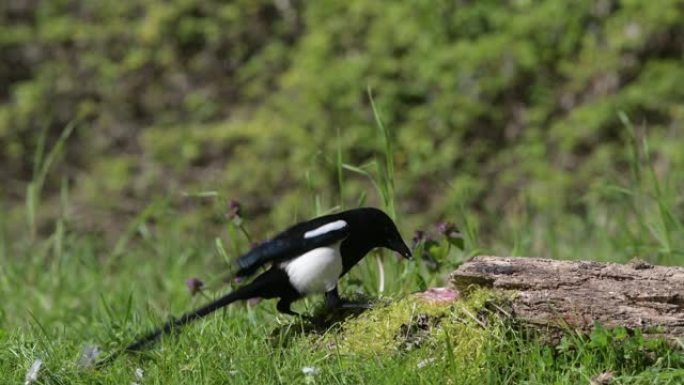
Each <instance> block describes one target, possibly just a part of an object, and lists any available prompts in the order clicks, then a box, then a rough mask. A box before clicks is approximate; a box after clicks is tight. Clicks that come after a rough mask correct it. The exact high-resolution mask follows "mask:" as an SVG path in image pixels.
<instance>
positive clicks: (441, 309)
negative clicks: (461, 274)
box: [322, 290, 500, 361]
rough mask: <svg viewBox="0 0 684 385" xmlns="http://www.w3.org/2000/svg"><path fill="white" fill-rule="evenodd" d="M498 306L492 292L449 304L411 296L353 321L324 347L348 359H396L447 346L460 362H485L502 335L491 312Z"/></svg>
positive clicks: (329, 337)
mask: <svg viewBox="0 0 684 385" xmlns="http://www.w3.org/2000/svg"><path fill="white" fill-rule="evenodd" d="M497 301H499V299H497V296H496V295H495V294H494V292H492V291H490V290H476V291H474V292H472V293H469V295H468V297H467V298H464V299H461V300H459V301H453V302H446V303H445V302H434V301H427V300H425V299H422V298H420V297H418V296H415V295H414V296H409V297H407V298H404V299H401V300H399V301H397V302H395V303H392V304H391V305H388V306H385V307H381V308H376V309H372V310H370V311H367V312H365V313H363V314H361V315H360V316H358V317H357V318H354V319H350V320H348V321H347V322H345V323H344V324H342V325H341V326H340V328H339V329H337V330H335V331H331V332H330V333H328V334H327V335H326V336H324V338H323V339H322V342H323V343H324V344H325V345H326V346H334V347H336V349H337V350H338V351H339V352H340V353H342V354H362V355H364V354H365V355H376V354H393V353H401V352H406V351H410V350H414V349H417V348H423V347H426V348H431V349H434V348H436V347H437V346H439V345H443V346H444V347H446V348H448V350H449V351H450V352H452V353H453V352H454V351H457V352H458V354H455V355H454V357H458V360H459V361H460V360H468V361H470V360H472V359H483V358H484V353H483V352H484V346H485V344H486V343H487V341H490V340H491V339H492V338H496V337H497V335H498V332H499V325H500V323H499V322H498V321H496V320H495V318H496V317H492V316H491V314H490V312H488V311H487V310H486V308H487V305H488V304H490V303H493V302H497ZM450 355H451V354H450Z"/></svg>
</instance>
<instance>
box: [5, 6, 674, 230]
mask: <svg viewBox="0 0 684 385" xmlns="http://www.w3.org/2000/svg"><path fill="white" fill-rule="evenodd" d="M1 7H2V10H1V12H0V57H1V59H0V82H1V84H3V87H2V91H1V92H0V103H2V104H1V105H0V148H1V149H2V151H0V161H1V162H2V165H3V167H2V170H1V171H0V172H1V173H2V175H0V176H1V177H2V179H3V180H4V181H5V182H4V183H3V189H2V197H3V199H4V200H5V201H6V202H9V203H6V204H8V205H9V207H10V209H11V208H12V207H16V206H15V203H17V202H22V201H23V197H24V194H25V191H26V184H27V183H28V182H29V181H31V180H32V178H33V176H34V174H35V171H34V169H35V168H36V167H37V166H36V164H35V163H36V160H35V159H34V158H35V157H36V153H37V152H39V151H41V146H43V147H45V148H48V149H49V148H51V146H52V145H53V144H54V143H55V142H56V140H57V138H58V137H59V135H60V133H61V132H62V130H64V127H66V126H67V125H68V124H69V122H74V121H77V122H78V124H77V128H76V129H75V131H74V132H73V134H72V135H71V137H69V138H68V139H67V140H66V142H65V146H64V152H63V156H62V159H60V160H61V161H60V162H55V163H56V164H54V167H53V171H52V172H50V173H49V175H48V178H47V181H46V183H45V185H44V192H43V197H44V198H47V199H48V200H50V198H56V197H58V195H59V194H58V191H59V186H60V185H61V183H62V179H63V178H65V179H66V183H68V187H69V189H70V191H71V196H70V198H71V202H73V204H74V206H75V207H76V209H74V211H75V212H74V216H75V218H76V220H75V221H74V222H75V225H76V226H80V227H82V228H86V229H89V230H92V229H97V230H101V231H105V232H111V231H115V232H118V231H120V230H121V228H122V227H123V226H125V224H126V223H128V221H129V220H130V219H131V218H132V217H134V216H136V215H138V213H139V212H140V211H141V210H142V209H143V208H144V207H145V206H147V205H148V204H149V203H150V202H151V201H153V200H154V199H155V198H158V197H173V198H174V199H175V200H176V201H183V200H187V199H184V198H182V196H183V195H182V193H183V192H190V193H192V192H197V191H204V190H215V191H219V192H220V193H221V194H223V195H225V196H228V197H231V198H235V199H239V200H241V201H243V202H244V203H245V204H246V207H247V208H248V209H249V212H250V213H251V214H252V215H253V216H256V217H259V216H261V215H262V214H267V213H269V220H276V222H278V223H281V224H282V223H286V222H291V221H292V215H293V213H299V214H298V215H299V216H309V215H312V214H313V213H312V212H311V211H312V210H311V209H310V207H312V206H311V205H310V204H309V203H310V201H308V199H309V198H306V199H302V197H303V196H304V195H303V194H302V193H303V192H308V193H310V192H313V193H314V195H318V196H319V197H320V198H321V201H322V202H323V204H324V206H326V207H329V206H331V205H334V204H336V203H346V204H347V205H354V204H355V202H356V201H357V199H358V197H359V194H361V193H362V192H368V191H371V190H369V188H370V185H369V182H368V179H367V178H365V177H363V176H360V175H356V174H354V173H349V172H345V175H344V183H345V188H344V189H340V188H339V186H338V182H339V178H338V175H337V173H338V170H337V167H336V159H337V152H338V150H339V151H340V152H341V154H340V155H341V158H342V160H343V162H344V163H347V164H350V165H355V166H365V167H366V168H367V169H368V170H369V171H371V172H373V165H372V164H369V162H372V161H373V160H374V159H375V157H376V155H377V154H378V153H379V152H381V151H382V149H383V147H382V141H381V140H379V138H380V137H381V136H380V135H378V131H377V129H376V127H375V122H374V119H373V114H372V110H371V108H370V106H369V96H368V92H367V89H368V88H370V89H372V92H373V93H374V94H375V99H376V103H377V105H378V110H379V114H380V116H381V118H382V120H383V122H384V124H385V125H386V126H387V127H389V129H390V130H391V133H392V135H393V141H394V149H393V157H394V162H395V164H396V169H397V172H396V182H395V185H396V199H397V202H398V206H399V209H398V211H399V212H400V213H402V214H411V217H410V218H415V220H413V219H412V220H411V221H412V223H426V222H428V221H429V220H434V219H437V218H438V217H449V216H454V215H456V214H462V210H461V209H463V208H464V209H465V210H466V211H469V210H473V211H474V212H477V213H478V214H480V218H482V219H481V220H482V221H483V222H485V223H483V224H482V226H483V227H482V230H483V232H485V233H487V232H491V231H493V230H492V226H495V225H497V224H498V222H499V218H498V217H499V216H508V215H515V216H519V214H520V213H521V212H522V213H532V214H531V215H534V216H535V217H539V218H540V220H548V219H544V217H549V215H550V213H561V212H563V213H564V212H569V213H571V214H579V215H583V214H586V210H587V202H586V199H585V198H586V197H587V194H589V193H592V192H596V191H597V190H601V187H602V186H603V185H605V184H607V183H618V184H625V183H627V182H628V175H629V167H628V165H629V162H630V156H632V153H631V152H630V151H631V147H630V146H629V145H628V144H629V140H630V136H629V134H628V133H627V130H626V129H625V127H624V125H623V124H622V123H621V122H620V120H619V118H618V111H624V113H625V114H626V115H627V116H628V117H629V118H630V119H631V120H632V121H633V122H636V123H637V126H638V127H637V130H636V131H637V136H638V137H639V139H640V138H642V137H645V138H648V140H649V141H650V151H651V152H652V154H651V156H652V158H653V160H654V167H655V168H656V172H657V173H658V175H659V176H661V177H662V176H664V175H668V174H670V173H672V172H673V170H677V169H679V168H681V166H682V163H683V162H684V155H683V154H684V152H682V151H681V149H682V148H684V147H683V146H684V137H683V133H682V121H683V120H684V104H683V103H682V101H683V100H684V66H682V45H683V44H684V28H683V27H684V17H683V16H684V13H683V10H682V7H681V3H680V2H679V1H676V0H663V1H660V2H658V4H657V5H656V4H652V3H648V2H642V1H629V0H628V1H611V0H600V1H589V0H574V1H571V2H565V1H558V0H548V1H539V2H536V1H526V0H519V1H511V2H504V3H502V2H498V1H476V2H470V1H456V2H454V1H436V2H435V1H420V0H415V1H407V2H391V1H376V2H366V1H350V2H314V3H311V4H305V3H303V2H299V1H289V0H284V1H273V2H272V1H233V2H227V3H226V2H222V1H208V0H207V1H200V2H195V1H186V0H174V1H155V0H146V1H142V2H137V1H136V2H132V1H123V2H122V1H109V0H107V1H101V2H90V1H77V2H73V1H62V0H58V1H9V2H5V3H4V5H2V6H1ZM43 135H44V137H45V138H46V139H45V145H42V144H41V143H42V142H41V140H43V139H44V137H43ZM55 169H57V171H55ZM340 191H343V192H342V194H343V196H341V197H340V196H339V194H340ZM368 195H369V197H368V199H369V201H370V202H371V203H373V202H375V203H376V204H377V203H378V201H377V200H376V198H375V196H374V195H373V194H368ZM175 203H176V204H181V205H182V202H180V203H179V202H175ZM679 205H680V206H681V202H680V203H679ZM48 207H50V205H49V204H48V205H47V206H43V210H41V211H40V215H41V216H47V217H48V218H49V217H50V216H51V215H50V213H52V217H54V214H55V210H52V211H51V210H49V209H48ZM482 214H488V215H482ZM14 215H15V217H13V218H16V216H19V215H23V212H22V213H20V214H17V213H15V214H14ZM554 215H555V214H554ZM188 217H191V216H188ZM188 221H189V222H190V219H188ZM200 221H206V216H200V217H199V218H196V221H195V222H192V224H193V225H196V224H198V223H201V222H200ZM269 227H272V225H269Z"/></svg>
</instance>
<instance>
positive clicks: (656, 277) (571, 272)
mask: <svg viewBox="0 0 684 385" xmlns="http://www.w3.org/2000/svg"><path fill="white" fill-rule="evenodd" d="M451 281H452V283H453V284H454V285H455V287H456V288H457V289H458V290H459V291H461V292H467V291H468V290H470V289H472V287H473V285H474V286H481V287H489V288H494V289H501V290H507V291H512V292H513V294H514V295H513V296H512V300H511V304H510V305H511V310H512V311H511V316H512V317H514V318H515V319H517V320H520V321H523V322H525V323H527V324H532V325H534V326H552V327H561V328H564V327H571V328H580V329H583V330H589V329H590V328H591V327H592V326H593V325H594V324H595V323H596V322H598V323H600V324H601V325H603V326H604V327H608V328H610V327H617V326H624V327H626V328H628V329H637V328H638V329H640V330H642V332H643V333H644V334H646V335H662V336H670V337H682V336H684V268H682V267H664V266H653V265H650V264H648V263H645V262H640V261H637V262H632V263H629V264H625V265H622V264H616V263H600V262H587V261H558V260H552V259H542V258H511V257H490V256H480V257H475V258H473V259H471V260H470V261H468V262H465V263H464V264H463V265H461V266H460V267H459V268H458V269H457V270H456V271H455V272H453V273H452V275H451Z"/></svg>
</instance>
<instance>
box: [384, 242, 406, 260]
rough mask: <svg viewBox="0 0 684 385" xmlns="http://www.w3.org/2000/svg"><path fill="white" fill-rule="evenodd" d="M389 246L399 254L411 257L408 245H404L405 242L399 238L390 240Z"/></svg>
mask: <svg viewBox="0 0 684 385" xmlns="http://www.w3.org/2000/svg"><path fill="white" fill-rule="evenodd" d="M389 248H390V249H392V250H394V251H396V252H397V253H399V254H401V256H402V257H404V258H406V259H410V258H411V249H409V247H408V246H406V243H404V241H402V240H401V239H400V240H398V241H394V242H391V244H390V247H389Z"/></svg>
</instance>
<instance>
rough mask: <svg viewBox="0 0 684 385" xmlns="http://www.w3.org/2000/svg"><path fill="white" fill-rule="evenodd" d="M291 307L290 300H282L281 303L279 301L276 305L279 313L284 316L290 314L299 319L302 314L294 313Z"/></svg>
mask: <svg viewBox="0 0 684 385" xmlns="http://www.w3.org/2000/svg"><path fill="white" fill-rule="evenodd" d="M290 305H292V301H290V300H289V299H285V298H281V299H280V301H278V304H277V305H276V309H278V311H279V312H281V313H283V314H289V315H293V316H295V317H299V316H300V314H299V313H296V312H293V311H292V309H290Z"/></svg>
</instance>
